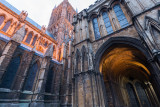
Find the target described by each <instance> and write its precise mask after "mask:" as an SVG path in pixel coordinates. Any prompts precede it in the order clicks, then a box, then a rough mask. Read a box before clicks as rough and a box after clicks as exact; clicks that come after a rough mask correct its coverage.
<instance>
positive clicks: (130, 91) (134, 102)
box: [126, 83, 139, 107]
mask: <svg viewBox="0 0 160 107" xmlns="http://www.w3.org/2000/svg"><path fill="white" fill-rule="evenodd" d="M126 88H127V91H128V97H129V101H130V106H131V107H139V102H138V99H137V97H136V94H135V91H134V88H133V86H132V84H130V83H128V84H127V85H126Z"/></svg>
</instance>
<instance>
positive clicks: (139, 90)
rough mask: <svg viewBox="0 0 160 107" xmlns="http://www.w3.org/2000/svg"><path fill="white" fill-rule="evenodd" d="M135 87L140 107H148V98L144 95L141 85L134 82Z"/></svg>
mask: <svg viewBox="0 0 160 107" xmlns="http://www.w3.org/2000/svg"><path fill="white" fill-rule="evenodd" d="M135 86H136V90H137V93H138V97H139V99H140V101H141V104H142V107H150V103H149V100H148V97H147V95H146V93H145V90H144V88H143V87H142V85H141V84H140V83H139V82H136V84H135Z"/></svg>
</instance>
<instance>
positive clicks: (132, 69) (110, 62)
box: [96, 38, 159, 107]
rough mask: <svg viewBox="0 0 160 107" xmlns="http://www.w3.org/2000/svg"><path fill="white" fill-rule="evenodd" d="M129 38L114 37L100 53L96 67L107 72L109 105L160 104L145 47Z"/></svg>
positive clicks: (145, 106) (116, 106)
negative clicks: (137, 45)
mask: <svg viewBox="0 0 160 107" xmlns="http://www.w3.org/2000/svg"><path fill="white" fill-rule="evenodd" d="M114 39H115V40H114ZM123 39H124V42H123ZM129 40H132V38H131V39H130V38H111V39H110V40H109V41H111V42H106V43H105V44H104V45H103V46H105V47H103V46H102V47H101V48H100V49H99V50H98V51H97V54H96V58H99V60H98V59H97V60H98V61H97V62H98V63H96V69H97V71H99V72H100V73H101V74H102V75H103V80H104V84H105V90H104V92H106V95H107V98H108V103H109V106H115V107H121V106H122V107H153V106H154V107H158V106H159V101H158V98H157V95H156V93H155V91H154V88H153V86H152V84H151V78H150V77H151V71H150V70H151V69H150V67H149V63H148V61H147V60H148V59H147V57H146V53H145V48H143V47H141V46H140V44H139V48H137V47H136V46H135V45H136V43H138V42H134V40H135V39H133V41H132V42H133V44H132V43H131V42H129ZM98 54H99V55H98ZM148 57H149V56H148ZM97 65H98V66H97Z"/></svg>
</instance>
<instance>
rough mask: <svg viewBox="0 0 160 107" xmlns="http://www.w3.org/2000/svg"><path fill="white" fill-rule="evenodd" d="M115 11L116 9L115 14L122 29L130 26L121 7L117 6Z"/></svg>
mask: <svg viewBox="0 0 160 107" xmlns="http://www.w3.org/2000/svg"><path fill="white" fill-rule="evenodd" d="M113 9H114V12H115V14H116V16H117V19H118V21H119V23H120V26H121V28H124V27H126V26H128V25H129V24H128V21H127V19H126V17H125V15H124V13H123V11H122V9H121V7H120V5H118V4H117V5H115V6H114V7H113Z"/></svg>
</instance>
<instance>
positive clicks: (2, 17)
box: [0, 16, 4, 26]
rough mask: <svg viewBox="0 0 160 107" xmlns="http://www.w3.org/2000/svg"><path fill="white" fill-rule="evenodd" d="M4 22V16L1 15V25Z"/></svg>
mask: <svg viewBox="0 0 160 107" xmlns="http://www.w3.org/2000/svg"><path fill="white" fill-rule="evenodd" d="M3 22H4V16H0V26H1V25H2V23H3Z"/></svg>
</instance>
